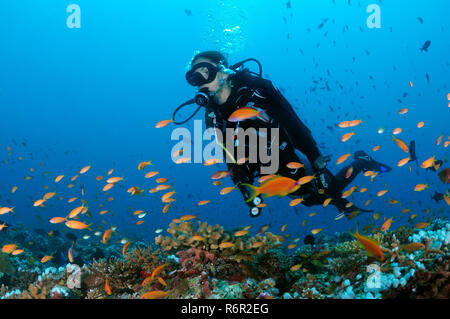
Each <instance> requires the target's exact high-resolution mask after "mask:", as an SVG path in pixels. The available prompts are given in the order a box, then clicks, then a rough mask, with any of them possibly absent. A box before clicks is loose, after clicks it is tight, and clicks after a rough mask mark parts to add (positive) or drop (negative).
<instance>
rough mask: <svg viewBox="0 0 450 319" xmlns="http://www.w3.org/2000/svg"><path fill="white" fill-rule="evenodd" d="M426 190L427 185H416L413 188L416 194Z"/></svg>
mask: <svg viewBox="0 0 450 319" xmlns="http://www.w3.org/2000/svg"><path fill="white" fill-rule="evenodd" d="M426 188H428V184H417V185H416V186H415V187H414V190H415V191H416V192H420V191H423V190H424V189H426Z"/></svg>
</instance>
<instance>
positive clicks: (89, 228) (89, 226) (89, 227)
mask: <svg viewBox="0 0 450 319" xmlns="http://www.w3.org/2000/svg"><path fill="white" fill-rule="evenodd" d="M92 224H94V223H90V224H89V225H87V229H88V230H90V231H92V229H91V225H92Z"/></svg>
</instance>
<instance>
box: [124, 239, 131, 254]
mask: <svg viewBox="0 0 450 319" xmlns="http://www.w3.org/2000/svg"><path fill="white" fill-rule="evenodd" d="M130 245H131V241H128V242H126V243H125V244H124V245H123V248H122V255H123V256H125V254H126V252H127V250H128V247H130Z"/></svg>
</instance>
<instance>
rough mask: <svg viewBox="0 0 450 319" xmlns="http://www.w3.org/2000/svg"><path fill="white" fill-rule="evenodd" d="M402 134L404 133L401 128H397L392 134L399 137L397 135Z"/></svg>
mask: <svg viewBox="0 0 450 319" xmlns="http://www.w3.org/2000/svg"><path fill="white" fill-rule="evenodd" d="M401 132H402V129H401V128H400V127H397V128H396V129H394V130H393V131H392V134H394V135H397V134H400V133H401Z"/></svg>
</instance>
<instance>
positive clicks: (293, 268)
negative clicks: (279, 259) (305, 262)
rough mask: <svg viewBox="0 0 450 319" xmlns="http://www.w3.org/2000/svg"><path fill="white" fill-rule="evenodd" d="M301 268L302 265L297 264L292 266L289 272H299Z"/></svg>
mask: <svg viewBox="0 0 450 319" xmlns="http://www.w3.org/2000/svg"><path fill="white" fill-rule="evenodd" d="M301 267H302V264H297V265H294V266H292V267H291V269H290V270H291V271H297V270H299V269H300V268H301Z"/></svg>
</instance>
